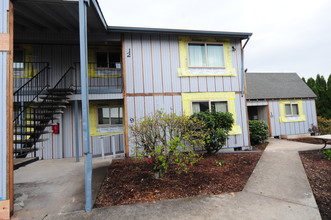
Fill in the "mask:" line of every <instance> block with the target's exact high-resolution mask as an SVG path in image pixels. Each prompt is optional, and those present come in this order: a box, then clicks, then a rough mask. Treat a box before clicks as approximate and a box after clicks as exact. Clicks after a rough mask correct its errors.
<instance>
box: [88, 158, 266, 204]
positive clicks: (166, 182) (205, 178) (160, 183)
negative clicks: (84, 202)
mask: <svg viewBox="0 0 331 220" xmlns="http://www.w3.org/2000/svg"><path fill="white" fill-rule="evenodd" d="M261 155H262V152H259V153H224V154H216V155H213V156H206V157H205V158H204V159H202V160H200V161H199V162H198V163H197V164H195V165H194V166H193V167H192V168H191V169H190V171H189V172H188V173H182V174H180V175H177V174H176V173H175V171H174V170H172V169H170V171H169V172H168V173H167V174H166V175H165V176H164V177H163V178H162V179H154V178H153V177H152V175H153V172H152V164H151V163H149V162H148V161H147V160H137V159H133V158H129V159H124V160H117V161H113V163H112V164H111V165H110V167H109V169H108V174H107V175H106V177H105V179H104V182H103V184H102V186H101V188H100V191H99V194H98V196H97V199H96V202H95V207H105V206H116V205H124V204H132V203H144V202H156V201H158V200H167V199H176V198H185V197H193V196H198V195H215V194H222V193H229V192H238V191H241V190H242V189H243V188H244V186H245V184H246V182H247V180H248V178H249V177H250V175H251V173H252V171H253V170H254V168H255V166H256V164H257V162H258V160H259V159H260V157H261ZM219 161H222V162H223V163H224V165H222V166H219V165H217V164H216V162H219Z"/></svg>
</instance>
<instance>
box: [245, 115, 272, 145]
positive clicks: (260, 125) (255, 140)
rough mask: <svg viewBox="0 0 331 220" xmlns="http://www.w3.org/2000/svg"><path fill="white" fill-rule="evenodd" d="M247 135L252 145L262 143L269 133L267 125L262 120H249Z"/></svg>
mask: <svg viewBox="0 0 331 220" xmlns="http://www.w3.org/2000/svg"><path fill="white" fill-rule="evenodd" d="M249 135H250V138H251V144H252V145H253V146H254V145H257V144H262V143H264V142H265V140H267V138H268V135H269V128H268V125H267V124H266V123H265V122H264V121H262V120H251V121H249Z"/></svg>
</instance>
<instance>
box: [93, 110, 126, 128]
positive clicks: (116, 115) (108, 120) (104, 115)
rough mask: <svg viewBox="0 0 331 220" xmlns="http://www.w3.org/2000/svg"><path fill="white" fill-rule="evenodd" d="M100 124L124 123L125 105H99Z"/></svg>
mask: <svg viewBox="0 0 331 220" xmlns="http://www.w3.org/2000/svg"><path fill="white" fill-rule="evenodd" d="M98 124H99V125H122V124H123V107H99V108H98Z"/></svg>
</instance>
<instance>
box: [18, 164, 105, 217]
mask: <svg viewBox="0 0 331 220" xmlns="http://www.w3.org/2000/svg"><path fill="white" fill-rule="evenodd" d="M110 163H111V160H110V159H105V160H102V159H99V158H94V159H93V183H92V185H93V189H92V190H93V196H94V199H95V197H96V195H97V192H98V191H99V188H100V185H101V183H102V181H103V179H104V177H105V174H106V171H107V169H108V167H109V165H110ZM14 176H15V185H14V187H15V188H14V192H15V201H14V210H15V211H14V216H13V217H12V219H44V217H45V216H47V215H49V214H54V213H68V212H72V211H78V210H83V209H84V208H85V193H84V192H85V191H84V190H85V188H84V159H83V158H81V161H80V162H79V163H76V162H75V158H66V159H54V160H40V161H36V162H34V163H32V164H29V165H27V166H25V167H21V168H19V169H18V170H15V172H14Z"/></svg>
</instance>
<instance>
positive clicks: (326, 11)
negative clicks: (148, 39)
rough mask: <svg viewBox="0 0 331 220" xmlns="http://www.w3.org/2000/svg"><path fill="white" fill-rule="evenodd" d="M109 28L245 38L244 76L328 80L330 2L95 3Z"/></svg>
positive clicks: (132, 0) (150, 0)
mask: <svg viewBox="0 0 331 220" xmlns="http://www.w3.org/2000/svg"><path fill="white" fill-rule="evenodd" d="M98 2H99V4H100V6H101V9H102V12H103V14H104V16H105V18H106V20H107V23H108V25H110V26H130V27H152V28H153V27H155V28H176V29H194V30H214V31H239V32H251V33H253V36H252V38H251V40H250V41H249V42H248V44H247V46H246V51H245V66H246V68H248V71H249V72H297V73H298V74H299V75H300V76H302V77H306V78H308V77H314V78H315V76H316V74H322V75H324V76H326V77H327V76H328V75H329V74H331V44H330V40H331V1H330V0H227V1H226V0H223V1H221V0H204V1H201V0H166V1H165V0H163V1H159V0H140V1H137V0H116V1H115V0H98Z"/></svg>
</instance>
